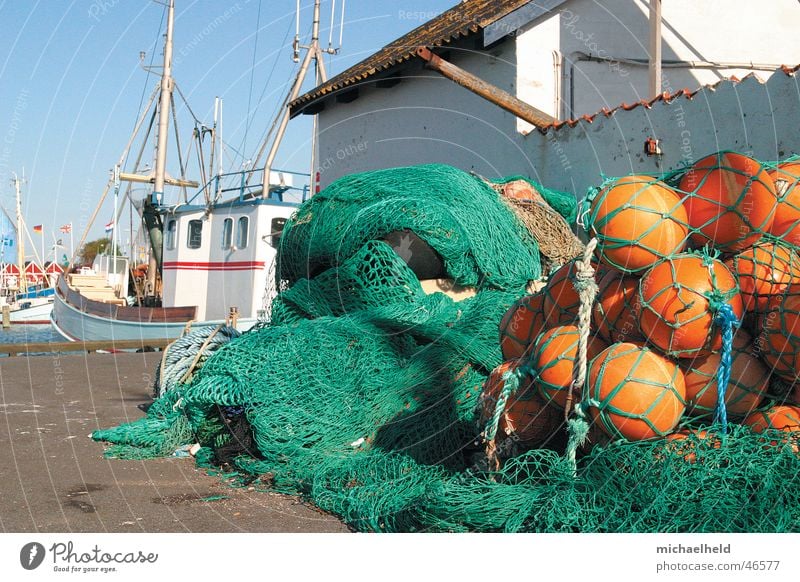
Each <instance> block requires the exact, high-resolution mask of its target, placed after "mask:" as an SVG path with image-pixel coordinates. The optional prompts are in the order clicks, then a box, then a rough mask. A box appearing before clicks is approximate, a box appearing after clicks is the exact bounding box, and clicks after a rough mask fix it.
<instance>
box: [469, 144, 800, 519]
mask: <svg viewBox="0 0 800 582" xmlns="http://www.w3.org/2000/svg"><path fill="white" fill-rule="evenodd" d="M798 182H800V164H799V163H797V162H795V161H794V160H793V159H790V160H788V161H785V162H783V163H779V164H762V163H760V162H758V161H757V160H754V159H752V158H749V157H747V156H743V155H740V154H737V153H734V152H720V153H717V154H713V155H710V156H707V157H705V158H703V159H701V160H699V161H698V162H696V163H695V164H694V165H692V166H691V167H689V168H686V169H683V170H681V171H677V172H672V173H670V174H667V175H662V176H646V175H632V176H624V177H620V178H614V179H609V180H607V181H606V182H605V183H604V184H603V185H602V186H601V187H599V188H596V189H594V190H593V191H592V192H590V196H589V197H588V198H587V216H588V221H587V222H588V227H589V234H590V236H593V237H596V240H597V251H596V264H595V268H596V271H597V280H598V282H599V285H598V288H597V295H596V298H595V299H594V300H592V298H591V296H592V295H593V293H590V294H588V298H589V299H588V300H589V301H590V302H591V305H592V319H591V324H590V325H589V324H587V325H585V326H583V329H579V328H580V327H581V326H580V325H579V323H578V322H579V308H580V307H581V304H582V301H581V300H582V299H584V300H586V299H587V297H582V295H586V293H582V292H581V281H580V278H579V277H577V273H576V271H578V270H579V265H578V263H577V261H573V262H571V263H568V264H567V265H565V266H564V267H562V268H561V269H560V270H559V271H557V272H556V273H555V274H554V275H553V276H552V277H551V278H550V280H549V282H548V283H547V285H546V286H545V288H544V289H543V290H542V292H540V293H539V294H535V295H529V296H526V297H523V298H522V299H520V300H519V301H518V302H517V303H515V305H514V306H513V307H512V308H511V309H510V310H509V312H508V313H507V314H506V315H505V316H504V319H503V323H502V325H501V346H502V347H503V353H504V357H505V358H506V359H507V360H508V361H506V362H505V363H504V364H503V366H502V367H500V368H498V369H497V370H496V371H495V373H496V374H502V378H503V381H504V382H505V388H506V391H505V394H504V397H506V398H505V399H504V398H497V397H495V396H494V394H496V393H498V392H501V390H498V388H497V387H496V386H495V385H494V384H488V385H487V387H486V389H485V398H486V399H487V401H489V402H490V406H489V410H488V411H485V412H484V415H483V420H482V421H483V422H485V423H486V426H487V427H488V428H487V433H488V435H487V436H488V437H490V438H492V439H494V440H495V441H497V440H499V441H503V440H512V441H518V438H517V437H516V434H515V427H516V425H514V423H511V424H512V425H514V426H512V427H511V428H509V424H508V423H507V422H505V424H504V422H503V421H504V417H505V416H511V417H514V416H517V415H518V414H517V412H516V411H515V410H514V407H515V406H517V405H516V400H515V397H516V398H517V399H525V398H531V399H533V400H534V401H537V402H538V405H539V406H540V407H543V408H542V412H541V414H540V415H539V419H538V420H537V421H535V422H536V423H537V424H538V426H539V428H540V429H541V426H542V425H544V424H547V423H549V424H551V425H552V430H554V431H557V432H561V433H563V432H565V431H566V432H567V433H568V434H569V435H570V437H571V439H570V440H569V441H567V445H566V446H565V449H564V452H565V453H566V458H567V459H571V458H575V457H577V461H576V474H577V476H578V478H581V477H587V476H588V475H592V474H593V471H594V470H595V469H596V468H597V466H601V467H604V468H606V469H607V468H609V467H610V465H609V464H608V463H609V461H612V462H613V463H614V464H616V466H617V467H618V468H619V471H620V472H621V473H628V472H630V471H632V470H631V468H630V466H629V465H628V461H634V466H645V467H647V468H649V471H651V472H652V475H650V476H648V475H644V474H642V473H638V472H637V474H636V477H635V478H636V479H644V481H642V482H641V483H636V484H635V483H633V482H629V483H630V485H631V487H632V491H635V492H637V493H641V491H642V487H643V483H645V482H646V483H648V485H647V486H648V487H651V486H653V487H654V490H652V491H649V492H648V493H647V495H646V496H645V497H646V498H647V499H650V500H651V501H652V502H655V503H659V504H661V505H660V506H661V508H662V511H664V514H663V516H662V517H663V520H664V521H663V522H662V525H661V526H655V527H654V528H653V529H657V530H661V531H663V530H667V531H670V530H684V529H685V530H690V531H695V530H713V529H715V528H717V529H722V530H726V531H748V528H752V527H753V524H754V523H757V524H758V525H757V527H756V528H755V531H786V530H792V531H796V530H798V529H800V509H798V507H797V505H796V503H797V492H796V490H795V487H794V479H795V478H796V475H797V472H798V470H800V373H799V372H798V369H800V367H799V366H798V365H799V364H800V255H798V251H799V250H800V249H798V247H797V246H796V245H797V244H798V243H800V225H798V223H800V187H798ZM584 287H585V284H584ZM584 303H585V301H584ZM581 331H584V332H586V333H585V335H586V341H585V344H586V350H585V352H586V355H585V358H586V361H587V367H588V369H587V371H586V372H587V373H586V381H585V382H581V383H578V382H576V378H577V374H576V369H577V367H578V365H579V363H580V357H579V354H578V339H579V337H580V335H581ZM515 395H519V396H515ZM529 395H532V396H529ZM498 401H499V402H500V404H501V406H497V403H498ZM573 403H577V404H576V405H575V406H574V408H571V407H572V405H573ZM527 406H528V408H531V406H532V405H531V404H528V405H527ZM550 407H554V408H555V409H556V410H564V409H565V408H566V410H565V412H564V415H563V418H562V419H560V420H558V421H554V420H553V416H552V414H550V413H548V412H547V410H548V408H550ZM500 408H504V410H503V411H500V410H499V409H500ZM492 413H493V416H492ZM498 419H499V421H500V422H499V423H498ZM565 419H569V422H568V423H566V422H565ZM496 426H497V428H498V430H497V432H495V427H496ZM544 442H547V441H544ZM578 445H582V446H578ZM587 450H589V451H590V452H588V453H587V452H586V451H587ZM490 451H491V452H492V453H495V452H499V454H501V455H502V454H504V453H506V454H508V451H511V455H513V454H515V452H516V450H515V447H514V446H505V447H503V446H502V444H500V445H498V444H497V443H496V442H494V441H492V442H490ZM622 451H626V454H630V455H631V457H628V461H626V462H624V463H621V462H620V460H619V459H618V458H617V457H616V455H617V454H621V452H622ZM634 451H638V453H634ZM581 455H583V457H581ZM507 462H508V461H507ZM666 466H668V468H667V467H666ZM662 470H666V471H668V475H669V479H668V480H667V479H666V477H665V475H664V474H663V473H662V472H661V471H662ZM634 472H635V471H634ZM655 475H658V476H659V478H661V479H664V480H663V481H662V482H661V483H660V484H659V485H654V482H653V477H654V476H655ZM617 478H623V477H621V476H620V475H618V476H616V477H615V480H616V479H617ZM689 483H691V484H692V486H693V487H695V488H696V489H695V493H693V494H689V493H688V492H689V489H685V487H686V486H687V485H688V484H689ZM734 483H735V484H736V485H731V484H734ZM599 485H600V484H599V483H598V486H599ZM739 487H741V488H742V489H741V490H739V491H734V490H733V489H734V488H739ZM711 491H715V493H711ZM743 491H747V492H748V493H747V494H746V495H744V494H743ZM679 492H682V493H683V494H684V495H687V499H690V500H696V501H697V502H699V503H700V504H701V505H702V506H703V507H704V509H703V511H702V512H698V514H697V517H696V518H695V519H694V520H691V521H682V520H681V519H678V518H677V517H676V516H675V515H673V513H677V514H681V513H682V511H683V507H682V506H680V504H682V503H688V504H689V505H690V506H692V507H694V508H695V510H696V509H697V507H698V506H697V505H696V504H695V503H694V502H692V501H687V500H682V499H681V497H680V495H679ZM618 493H619V494H623V495H629V494H630V493H624V492H623V491H622V490H620V491H618ZM698 496H700V497H698ZM630 499H631V501H630V509H629V510H630V511H634V510H636V511H638V510H640V509H641V507H642V505H641V499H639V498H636V497H631V498H630ZM612 505H614V504H612ZM765 507H768V508H769V511H768V513H769V517H767V516H766V515H764V511H765ZM726 511H727V512H731V513H730V515H729V517H725V516H724V515H723V512H726ZM646 529H650V528H646Z"/></svg>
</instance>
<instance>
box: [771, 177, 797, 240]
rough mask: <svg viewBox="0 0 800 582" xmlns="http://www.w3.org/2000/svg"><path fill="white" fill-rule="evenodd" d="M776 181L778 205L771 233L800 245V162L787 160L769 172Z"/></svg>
mask: <svg viewBox="0 0 800 582" xmlns="http://www.w3.org/2000/svg"><path fill="white" fill-rule="evenodd" d="M768 174H769V176H770V178H772V181H773V182H774V183H775V192H776V194H777V195H778V206H777V208H776V209H775V220H774V221H773V222H772V228H771V229H770V233H772V234H774V235H775V236H779V237H781V238H782V239H783V240H785V241H786V242H788V243H791V244H793V245H798V246H800V188H798V187H797V185H798V183H799V182H800V162H786V163H783V164H780V165H779V166H778V167H777V168H776V169H774V170H771V171H769V172H768Z"/></svg>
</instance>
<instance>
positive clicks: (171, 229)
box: [164, 218, 178, 251]
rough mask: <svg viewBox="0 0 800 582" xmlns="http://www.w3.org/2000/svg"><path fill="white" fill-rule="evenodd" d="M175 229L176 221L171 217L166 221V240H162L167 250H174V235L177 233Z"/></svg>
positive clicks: (176, 228) (176, 227) (176, 226)
mask: <svg viewBox="0 0 800 582" xmlns="http://www.w3.org/2000/svg"><path fill="white" fill-rule="evenodd" d="M177 231H178V221H177V220H175V219H174V218H172V219H170V220H169V221H168V222H167V240H166V241H164V242H165V243H166V246H167V250H168V251H172V250H175V243H176V241H175V238H176V237H175V235H176V234H177Z"/></svg>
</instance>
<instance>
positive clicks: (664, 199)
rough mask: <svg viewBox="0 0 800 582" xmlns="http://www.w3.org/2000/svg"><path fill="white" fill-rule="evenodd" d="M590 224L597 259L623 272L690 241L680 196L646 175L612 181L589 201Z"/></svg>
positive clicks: (641, 267)
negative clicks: (595, 244)
mask: <svg viewBox="0 0 800 582" xmlns="http://www.w3.org/2000/svg"><path fill="white" fill-rule="evenodd" d="M589 220H590V227H591V232H592V235H593V236H595V237H597V253H598V254H599V256H600V258H601V259H602V260H603V261H604V262H605V263H607V264H608V265H610V266H612V267H614V268H615V269H619V270H621V271H625V272H634V273H635V272H641V271H644V270H645V269H648V268H649V267H650V266H651V265H653V264H654V263H655V262H657V261H659V260H661V259H663V258H665V257H668V256H670V255H673V254H675V253H678V252H680V251H682V250H683V248H684V247H685V246H686V241H687V238H688V218H687V214H686V209H685V208H684V206H683V202H682V201H681V197H680V196H679V195H678V194H677V193H676V192H675V191H673V190H672V189H671V188H670V187H669V186H667V185H666V184H665V183H663V182H660V181H658V180H656V179H654V178H652V177H650V176H644V175H633V176H624V177H622V178H618V179H616V180H613V181H612V182H611V183H609V184H608V185H607V186H606V187H605V188H603V189H602V190H601V191H600V192H599V193H598V194H597V196H596V198H595V199H594V200H593V201H592V205H591V210H590V215H589Z"/></svg>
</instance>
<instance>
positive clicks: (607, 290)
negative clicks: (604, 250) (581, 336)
mask: <svg viewBox="0 0 800 582" xmlns="http://www.w3.org/2000/svg"><path fill="white" fill-rule="evenodd" d="M597 287H598V290H597V300H596V303H595V305H594V307H593V308H592V323H593V325H594V327H595V329H597V333H598V334H599V335H600V336H601V337H602V338H603V339H604V340H606V341H608V342H626V341H628V342H633V343H639V342H642V341H644V337H643V336H642V334H641V332H640V331H639V321H638V316H637V314H638V312H639V307H638V305H637V301H638V299H639V279H638V277H632V276H628V275H624V274H623V273H621V272H619V271H609V272H608V273H606V274H605V276H604V277H603V278H602V279H600V283H598V285H597Z"/></svg>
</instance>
